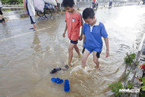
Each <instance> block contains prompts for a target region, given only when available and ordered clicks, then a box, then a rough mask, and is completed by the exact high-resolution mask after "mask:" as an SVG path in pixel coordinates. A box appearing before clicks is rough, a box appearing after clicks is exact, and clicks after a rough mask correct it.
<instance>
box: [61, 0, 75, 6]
mask: <svg viewBox="0 0 145 97" xmlns="http://www.w3.org/2000/svg"><path fill="white" fill-rule="evenodd" d="M74 4H75V3H74V0H63V2H62V5H63V7H67V6H69V7H73V5H74Z"/></svg>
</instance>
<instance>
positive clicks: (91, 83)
mask: <svg viewBox="0 0 145 97" xmlns="http://www.w3.org/2000/svg"><path fill="white" fill-rule="evenodd" d="M144 10H145V6H143V5H140V6H138V5H135V6H125V7H114V8H112V9H99V10H98V11H97V12H96V17H97V20H98V21H101V22H102V23H104V25H105V28H106V30H107V32H108V35H109V45H110V57H109V58H106V57H105V56H106V46H105V43H103V44H104V45H103V51H102V53H101V58H100V59H99V61H100V72H95V68H94V67H95V64H94V63H93V55H92V54H91V55H90V56H89V59H88V61H87V66H86V69H85V71H83V70H82V68H81V59H79V58H78V56H77V53H76V52H74V57H73V60H72V65H73V67H71V68H69V69H68V70H66V71H62V70H61V71H58V72H57V73H56V74H50V71H51V70H52V69H53V68H57V67H63V66H64V65H66V64H67V60H68V47H69V39H68V38H67V37H65V38H63V37H62V34H63V32H64V29H65V22H64V20H65V15H62V16H61V17H59V16H58V17H56V18H55V19H54V20H50V19H49V20H41V21H39V22H38V23H37V26H38V31H37V32H33V31H31V30H29V28H31V26H32V25H31V24H30V20H29V18H26V19H20V20H13V21H8V22H6V24H0V97H107V95H106V94H105V93H106V91H108V90H109V88H108V84H111V83H114V82H117V81H119V80H120V79H121V77H122V76H123V73H124V71H125V64H124V57H125V56H126V53H127V52H129V53H130V52H137V49H138V46H139V42H140V40H141V38H142V35H143V33H144V32H145V11H144ZM37 19H38V18H37ZM37 21H38V20H37ZM103 42H104V39H103ZM82 43H83V41H79V43H78V47H79V49H80V52H81V51H82V49H83V47H82ZM53 77H54V78H56V77H59V78H61V79H63V80H65V79H69V81H70V92H68V93H65V92H64V83H62V84H56V83H53V82H52V81H51V78H53Z"/></svg>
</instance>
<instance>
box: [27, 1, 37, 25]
mask: <svg viewBox="0 0 145 97" xmlns="http://www.w3.org/2000/svg"><path fill="white" fill-rule="evenodd" d="M25 1H26V10H27V14H28V16H29V17H30V20H31V24H35V23H36V22H35V6H34V1H33V0H25Z"/></svg>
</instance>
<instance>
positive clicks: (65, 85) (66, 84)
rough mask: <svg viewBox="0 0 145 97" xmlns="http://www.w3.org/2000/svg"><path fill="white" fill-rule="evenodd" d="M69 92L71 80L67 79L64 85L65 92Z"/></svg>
mask: <svg viewBox="0 0 145 97" xmlns="http://www.w3.org/2000/svg"><path fill="white" fill-rule="evenodd" d="M69 90H70V87H69V80H68V79H66V80H65V83H64V91H65V92H69Z"/></svg>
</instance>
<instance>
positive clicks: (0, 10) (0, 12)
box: [0, 8, 5, 22]
mask: <svg viewBox="0 0 145 97" xmlns="http://www.w3.org/2000/svg"><path fill="white" fill-rule="evenodd" d="M0 15H1V18H2V22H5V19H4V16H3V12H2V8H0Z"/></svg>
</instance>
